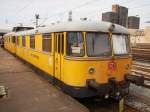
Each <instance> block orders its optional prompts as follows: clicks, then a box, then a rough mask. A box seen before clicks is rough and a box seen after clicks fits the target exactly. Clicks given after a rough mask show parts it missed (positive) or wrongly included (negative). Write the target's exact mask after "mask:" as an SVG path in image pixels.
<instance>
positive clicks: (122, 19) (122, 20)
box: [112, 4, 128, 27]
mask: <svg viewBox="0 0 150 112" xmlns="http://www.w3.org/2000/svg"><path fill="white" fill-rule="evenodd" d="M112 11H113V12H115V13H117V14H118V24H120V25H122V26H125V27H126V26H127V21H128V8H126V7H123V6H119V5H117V4H114V5H112Z"/></svg>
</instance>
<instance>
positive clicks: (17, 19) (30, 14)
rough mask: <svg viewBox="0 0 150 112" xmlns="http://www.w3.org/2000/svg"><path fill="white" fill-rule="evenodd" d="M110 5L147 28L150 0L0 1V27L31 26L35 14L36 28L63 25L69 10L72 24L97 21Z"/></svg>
mask: <svg viewBox="0 0 150 112" xmlns="http://www.w3.org/2000/svg"><path fill="white" fill-rule="evenodd" d="M112 4H119V5H121V6H125V7H127V8H128V9H129V13H128V15H129V16H139V17H140V27H141V28H144V27H145V26H148V25H150V23H147V21H150V0H0V24H5V23H8V24H13V25H18V24H20V23H22V24H23V25H30V26H31V25H33V24H35V14H39V15H40V20H39V25H46V24H51V23H56V22H58V21H60V22H62V21H67V19H68V12H69V11H70V10H72V13H73V14H72V17H73V20H79V19H80V18H84V17H87V18H88V20H91V21H92V20H101V17H102V13H103V12H107V11H111V7H112Z"/></svg>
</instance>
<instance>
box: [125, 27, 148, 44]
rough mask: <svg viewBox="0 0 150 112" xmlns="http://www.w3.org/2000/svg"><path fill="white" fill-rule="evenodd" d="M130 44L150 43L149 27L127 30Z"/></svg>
mask: <svg viewBox="0 0 150 112" xmlns="http://www.w3.org/2000/svg"><path fill="white" fill-rule="evenodd" d="M128 31H129V33H130V37H131V43H132V44H136V43H150V26H147V27H146V28H145V29H129V30H128Z"/></svg>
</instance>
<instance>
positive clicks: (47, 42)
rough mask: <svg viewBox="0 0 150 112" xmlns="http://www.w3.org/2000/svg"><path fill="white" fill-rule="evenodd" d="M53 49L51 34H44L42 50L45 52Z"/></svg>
mask: <svg viewBox="0 0 150 112" xmlns="http://www.w3.org/2000/svg"><path fill="white" fill-rule="evenodd" d="M51 49H52V38H51V34H43V35H42V50H43V51H45V52H51Z"/></svg>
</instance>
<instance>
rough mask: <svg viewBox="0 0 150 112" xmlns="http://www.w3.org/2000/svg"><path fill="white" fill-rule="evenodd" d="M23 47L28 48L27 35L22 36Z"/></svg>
mask: <svg viewBox="0 0 150 112" xmlns="http://www.w3.org/2000/svg"><path fill="white" fill-rule="evenodd" d="M22 46H23V47H25V46H26V37H25V35H23V36H22Z"/></svg>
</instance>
